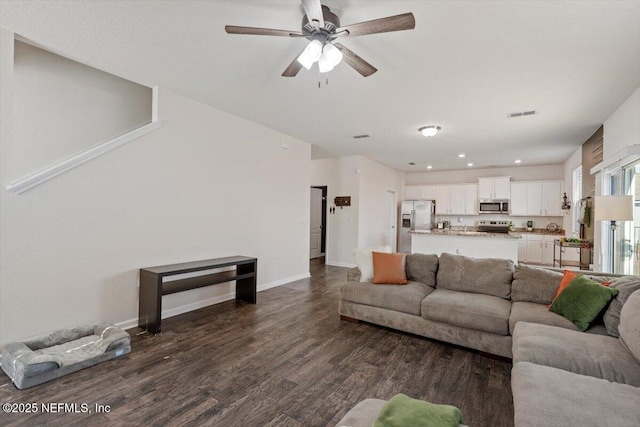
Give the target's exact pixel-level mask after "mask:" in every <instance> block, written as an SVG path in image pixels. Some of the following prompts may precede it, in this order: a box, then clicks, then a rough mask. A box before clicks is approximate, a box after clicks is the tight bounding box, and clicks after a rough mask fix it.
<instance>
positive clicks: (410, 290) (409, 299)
mask: <svg viewBox="0 0 640 427" xmlns="http://www.w3.org/2000/svg"><path fill="white" fill-rule="evenodd" d="M432 291H433V288H432V287H431V286H427V285H425V284H424V283H420V282H413V281H409V282H407V284H406V285H404V286H397V285H374V284H372V283H363V282H348V283H346V284H344V285H343V286H342V288H340V299H342V300H344V301H351V302H356V303H359V304H364V305H371V306H374V307H381V308H386V309H389V310H394V311H400V312H402V313H407V314H413V315H415V316H420V302H421V301H422V300H423V299H424V297H426V296H427V295H429V294H430V293H431V292H432Z"/></svg>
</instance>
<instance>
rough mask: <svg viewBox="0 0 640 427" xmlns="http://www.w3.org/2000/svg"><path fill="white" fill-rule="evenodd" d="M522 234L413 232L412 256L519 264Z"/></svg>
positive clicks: (448, 231) (449, 231)
mask: <svg viewBox="0 0 640 427" xmlns="http://www.w3.org/2000/svg"><path fill="white" fill-rule="evenodd" d="M521 238H522V236H521V235H520V234H518V233H486V232H479V231H454V230H446V231H440V230H430V231H412V232H411V253H422V254H436V255H438V256H440V254H442V253H444V252H446V253H450V254H457V255H464V256H469V257H473V258H504V259H510V260H513V262H514V263H516V264H517V263H518V241H519V240H520V239H521Z"/></svg>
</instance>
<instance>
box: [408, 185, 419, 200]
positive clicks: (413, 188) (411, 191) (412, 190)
mask: <svg viewBox="0 0 640 427" xmlns="http://www.w3.org/2000/svg"><path fill="white" fill-rule="evenodd" d="M404 199H405V200H420V186H419V185H407V186H405V187H404Z"/></svg>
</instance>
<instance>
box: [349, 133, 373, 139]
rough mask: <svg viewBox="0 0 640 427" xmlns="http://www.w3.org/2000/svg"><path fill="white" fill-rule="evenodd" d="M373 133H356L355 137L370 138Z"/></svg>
mask: <svg viewBox="0 0 640 427" xmlns="http://www.w3.org/2000/svg"><path fill="white" fill-rule="evenodd" d="M370 136H371V135H367V134H366V133H363V134H362V135H354V136H353V137H354V138H355V139H360V138H369V137H370Z"/></svg>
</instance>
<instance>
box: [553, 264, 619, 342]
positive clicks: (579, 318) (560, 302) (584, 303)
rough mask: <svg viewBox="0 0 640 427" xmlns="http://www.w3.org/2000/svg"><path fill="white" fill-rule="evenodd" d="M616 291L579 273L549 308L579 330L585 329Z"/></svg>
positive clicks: (616, 293)
mask: <svg viewBox="0 0 640 427" xmlns="http://www.w3.org/2000/svg"><path fill="white" fill-rule="evenodd" d="M618 292H620V291H618V290H617V289H611V288H609V287H607V286H603V285H601V284H600V283H597V282H594V281H593V280H590V279H588V278H586V277H584V276H582V275H579V276H577V277H576V278H575V279H573V280H572V281H571V283H569V285H568V286H567V287H566V288H564V290H563V291H562V292H561V293H560V295H558V297H557V298H556V299H555V300H553V303H551V307H550V308H549V310H550V311H553V312H554V313H557V314H561V315H563V316H564V317H566V318H567V319H569V320H571V321H572V322H573V323H575V324H576V326H577V327H578V329H579V330H581V331H586V330H587V328H588V327H589V325H590V324H591V322H593V321H594V320H595V318H596V317H598V315H599V314H600V312H601V311H602V310H603V309H604V308H605V307H606V306H607V304H609V301H611V300H612V299H613V298H614V297H615V296H616V295H618Z"/></svg>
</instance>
